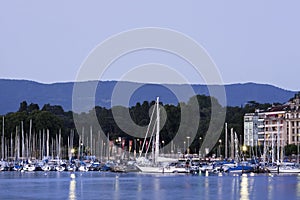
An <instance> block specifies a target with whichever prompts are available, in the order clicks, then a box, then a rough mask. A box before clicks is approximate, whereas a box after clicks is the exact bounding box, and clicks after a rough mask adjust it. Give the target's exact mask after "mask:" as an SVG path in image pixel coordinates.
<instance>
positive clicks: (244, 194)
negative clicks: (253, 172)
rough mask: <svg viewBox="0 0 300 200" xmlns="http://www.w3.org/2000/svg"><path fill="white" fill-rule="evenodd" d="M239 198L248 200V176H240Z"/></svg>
mask: <svg viewBox="0 0 300 200" xmlns="http://www.w3.org/2000/svg"><path fill="white" fill-rule="evenodd" d="M240 197H241V198H240V199H242V200H248V199H249V183H248V177H247V176H242V178H241V189H240Z"/></svg>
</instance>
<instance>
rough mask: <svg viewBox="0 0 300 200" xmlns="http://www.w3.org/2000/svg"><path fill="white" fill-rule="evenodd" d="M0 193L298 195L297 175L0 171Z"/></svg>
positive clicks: (152, 196) (27, 195)
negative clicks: (72, 175)
mask: <svg viewBox="0 0 300 200" xmlns="http://www.w3.org/2000/svg"><path fill="white" fill-rule="evenodd" d="M0 199H70V200H75V199H88V200H91V199H126V200H129V199H155V200H156V199H173V200H174V199H212V200H215V199H222V200H229V199H245V200H246V199H264V200H265V199H270V200H274V199H280V200H282V199H289V200H291V199H300V176H298V175H281V174H279V175H277V174H274V175H271V174H254V175H253V176H251V175H250V174H245V175H238V176H234V175H228V174H223V175H222V176H218V175H210V176H205V175H190V174H189V175H185V174H142V173H124V174H117V173H111V172H84V173H83V172H75V178H71V173H70V172H55V171H53V172H47V173H45V172H9V171H8V172H0Z"/></svg>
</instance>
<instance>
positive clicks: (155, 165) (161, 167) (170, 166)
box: [136, 97, 189, 173]
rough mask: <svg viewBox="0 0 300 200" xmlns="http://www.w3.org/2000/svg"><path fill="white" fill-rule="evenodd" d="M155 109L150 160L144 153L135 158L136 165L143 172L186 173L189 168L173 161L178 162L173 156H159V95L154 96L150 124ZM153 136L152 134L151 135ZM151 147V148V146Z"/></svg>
mask: <svg viewBox="0 0 300 200" xmlns="http://www.w3.org/2000/svg"><path fill="white" fill-rule="evenodd" d="M155 110H156V121H155V122H154V123H155V124H154V127H155V125H156V128H155V129H156V133H155V143H154V154H152V155H153V156H152V160H148V159H147V158H146V154H147V151H148V149H147V151H146V154H145V156H144V157H142V156H141V153H140V156H139V157H138V158H137V164H136V167H137V168H138V169H139V170H140V171H141V172H145V173H188V172H189V170H188V169H187V168H185V167H181V166H178V165H176V164H174V163H176V162H178V160H177V159H173V158H164V157H159V128H160V123H159V122H160V116H159V113H160V112H159V110H160V108H159V97H157V98H156V103H155V107H154V109H153V112H152V115H151V119H150V123H149V126H148V127H150V124H151V121H152V118H153V113H154V112H155ZM146 138H147V137H145V139H144V143H143V147H144V144H145V141H146ZM151 138H153V136H151ZM152 149H153V148H152Z"/></svg>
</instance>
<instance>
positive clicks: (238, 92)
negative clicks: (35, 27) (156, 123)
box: [0, 79, 297, 115]
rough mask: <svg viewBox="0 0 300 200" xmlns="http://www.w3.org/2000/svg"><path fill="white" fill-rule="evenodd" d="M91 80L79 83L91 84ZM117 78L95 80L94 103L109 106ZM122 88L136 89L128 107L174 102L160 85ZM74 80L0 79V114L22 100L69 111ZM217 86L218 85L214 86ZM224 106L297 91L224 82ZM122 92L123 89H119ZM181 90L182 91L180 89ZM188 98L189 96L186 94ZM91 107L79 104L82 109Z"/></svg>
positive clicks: (199, 88)
mask: <svg viewBox="0 0 300 200" xmlns="http://www.w3.org/2000/svg"><path fill="white" fill-rule="evenodd" d="M94 83H95V82H93V81H88V82H83V83H81V84H86V86H87V87H89V84H91V85H92V84H94ZM117 83H118V82H117V81H102V82H99V83H98V87H97V91H96V105H98V106H103V107H107V108H110V106H111V103H110V99H111V96H112V92H113V90H114V87H115V86H116V84H117ZM118 84H122V85H123V87H125V88H127V86H128V87H135V88H138V89H137V90H136V91H135V93H134V94H133V95H132V97H131V99H130V102H129V103H130V106H133V105H135V104H136V103H137V102H141V103H142V102H143V101H153V100H155V98H156V97H157V96H160V99H161V101H162V102H163V103H164V104H174V105H177V103H178V100H177V98H176V96H175V95H174V94H173V93H172V92H171V91H170V90H169V89H167V88H166V87H164V86H163V85H158V84H142V83H133V82H120V83H118ZM73 85H74V82H66V83H53V84H43V83H38V82H34V81H28V80H9V79H0V102H1V104H0V114H1V115H3V114H6V113H8V112H15V111H17V110H18V108H19V105H20V103H21V102H22V101H27V103H29V104H30V103H37V104H39V106H40V107H42V106H43V105H44V104H47V103H49V104H51V105H61V106H62V107H63V108H64V110H65V111H69V110H72V92H73ZM168 86H170V87H172V88H176V89H177V90H178V91H180V89H181V88H180V87H182V85H179V84H178V85H177V84H168ZM192 87H193V89H194V91H195V93H196V94H203V95H209V92H208V88H207V86H206V85H192ZM216 87H219V86H216ZM225 91H226V96H227V105H228V106H241V105H244V104H245V103H247V102H248V101H257V102H259V103H274V102H280V103H284V102H287V101H288V100H289V99H290V98H292V97H293V96H294V94H296V93H297V92H295V91H289V90H284V89H281V88H278V87H275V86H272V85H267V84H256V83H243V84H228V85H225ZM123 92H125V93H126V90H125V91H123ZM182 92H183V93H184V90H183V91H182ZM188 98H189V97H188ZM89 109H91V108H88V107H84V106H83V107H82V111H88V110H89Z"/></svg>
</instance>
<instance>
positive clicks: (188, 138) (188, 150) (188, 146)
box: [186, 136, 191, 154]
mask: <svg viewBox="0 0 300 200" xmlns="http://www.w3.org/2000/svg"><path fill="white" fill-rule="evenodd" d="M190 138H191V137H190V136H187V137H186V139H187V141H188V143H187V154H190Z"/></svg>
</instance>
